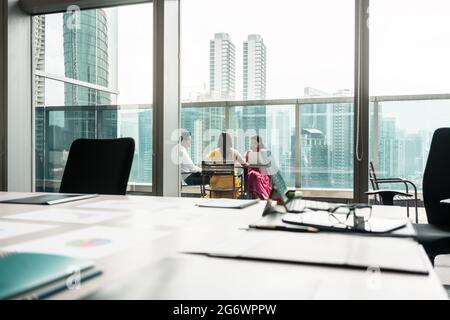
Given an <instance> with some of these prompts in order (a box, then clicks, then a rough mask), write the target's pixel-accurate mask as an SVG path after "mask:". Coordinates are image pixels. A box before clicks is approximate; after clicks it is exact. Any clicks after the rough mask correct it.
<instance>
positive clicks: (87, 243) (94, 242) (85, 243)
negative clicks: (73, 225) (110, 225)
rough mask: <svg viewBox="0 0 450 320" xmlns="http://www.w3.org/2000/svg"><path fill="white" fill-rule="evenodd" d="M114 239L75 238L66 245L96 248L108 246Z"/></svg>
mask: <svg viewBox="0 0 450 320" xmlns="http://www.w3.org/2000/svg"><path fill="white" fill-rule="evenodd" d="M111 242H112V241H111V240H109V239H101V238H94V239H81V240H73V241H69V242H67V243H66V246H68V247H74V248H95V247H101V246H106V245H108V244H110V243H111Z"/></svg>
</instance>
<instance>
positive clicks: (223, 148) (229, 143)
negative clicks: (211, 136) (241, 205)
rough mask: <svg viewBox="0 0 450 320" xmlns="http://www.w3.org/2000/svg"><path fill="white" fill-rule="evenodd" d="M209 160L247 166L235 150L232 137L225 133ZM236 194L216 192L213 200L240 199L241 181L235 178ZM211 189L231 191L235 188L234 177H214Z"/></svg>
mask: <svg viewBox="0 0 450 320" xmlns="http://www.w3.org/2000/svg"><path fill="white" fill-rule="evenodd" d="M208 160H210V161H226V162H234V164H235V165H236V164H240V165H242V166H245V165H247V163H246V162H245V160H244V158H243V157H242V155H241V154H240V153H239V151H237V150H236V149H234V148H233V140H232V138H231V135H230V134H228V133H225V132H223V133H222V134H221V135H220V137H219V141H218V143H217V148H216V149H214V150H213V151H211V152H210V153H209V154H208ZM234 181H235V189H236V191H235V193H234V194H233V192H230V191H214V192H212V193H211V198H238V197H239V189H240V187H241V181H240V179H239V178H237V177H235V179H234ZM209 184H210V186H211V189H231V188H233V177H232V176H213V177H211V180H210V182H209Z"/></svg>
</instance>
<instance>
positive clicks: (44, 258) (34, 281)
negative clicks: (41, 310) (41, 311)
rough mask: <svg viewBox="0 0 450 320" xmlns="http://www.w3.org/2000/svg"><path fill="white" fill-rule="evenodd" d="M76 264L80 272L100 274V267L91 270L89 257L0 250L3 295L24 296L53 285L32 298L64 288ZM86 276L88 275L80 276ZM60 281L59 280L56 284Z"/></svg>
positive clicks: (92, 267) (81, 278) (9, 296)
mask: <svg viewBox="0 0 450 320" xmlns="http://www.w3.org/2000/svg"><path fill="white" fill-rule="evenodd" d="M74 268H75V270H79V271H80V275H82V274H84V273H88V274H89V275H90V277H92V276H95V275H98V274H100V272H99V271H96V272H94V273H93V272H92V271H93V270H94V264H93V263H92V262H90V261H84V260H79V259H75V258H70V257H64V256H57V255H48V254H39V253H6V252H3V253H2V252H0V299H11V298H15V297H17V296H22V295H24V294H27V293H28V292H30V291H33V290H36V289H39V288H42V287H44V286H50V287H51V289H50V291H49V289H47V290H46V291H42V292H40V293H39V294H38V295H33V296H32V298H38V299H39V298H43V297H45V296H48V295H49V293H56V292H58V291H61V290H64V289H66V287H67V285H66V280H67V279H70V276H73V272H74ZM83 279H85V276H81V277H80V280H83ZM57 282H59V284H58V285H57V286H55V283H57ZM52 285H53V286H52Z"/></svg>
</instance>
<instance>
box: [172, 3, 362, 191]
mask: <svg viewBox="0 0 450 320" xmlns="http://www.w3.org/2000/svg"><path fill="white" fill-rule="evenodd" d="M205 13H207V14H205ZM354 29H355V1H353V0H341V1H335V0H281V1H279V2H277V4H276V5H274V4H273V1H269V0H246V1H240V0H230V1H223V0H184V1H182V2H181V30H182V34H181V49H182V50H181V52H182V57H181V58H182V60H181V62H182V63H181V96H182V103H183V104H184V105H189V110H191V112H193V110H195V107H197V108H199V110H200V109H201V108H204V107H208V105H209V104H210V102H211V101H219V102H220V101H222V102H223V101H227V102H229V103H225V104H224V107H223V109H225V110H224V114H225V120H224V126H225V127H224V130H231V132H234V133H235V137H234V138H235V140H236V141H237V142H238V144H237V148H238V151H240V153H241V154H244V153H245V151H247V150H248V148H249V141H250V136H251V135H255V134H259V135H260V136H261V137H262V138H263V139H264V140H265V141H266V142H267V146H268V147H270V148H271V151H272V154H273V155H274V156H275V159H276V162H278V163H277V165H278V167H280V168H281V171H282V174H283V176H284V178H285V179H286V181H287V183H288V185H289V186H290V187H300V188H302V189H304V190H305V192H306V191H307V189H308V190H309V191H307V192H308V195H312V196H314V195H316V194H314V190H312V189H315V188H322V189H327V190H331V189H334V190H338V191H345V192H346V193H345V195H343V193H336V192H329V193H328V195H329V196H330V197H335V196H336V197H341V196H342V197H352V194H351V192H352V189H353V101H352V97H353V92H354V88H353V86H354V39H355V38H354ZM347 97H348V98H349V100H348V101H347V100H345V103H342V101H343V98H347ZM281 99H282V100H285V101H286V102H284V101H280V100H281ZM311 99H314V100H315V101H317V102H314V104H311V102H310V101H311ZM236 101H238V102H236ZM259 101H263V103H261V104H259ZM325 101H326V102H325ZM241 102H243V103H241ZM182 110H183V112H182V115H181V116H182V124H183V125H185V123H187V122H188V121H185V120H184V118H185V117H191V115H190V114H189V115H188V112H187V111H185V109H184V108H183V109H182ZM297 111H298V112H297ZM199 112H201V111H199ZM297 115H298V116H297ZM220 117H222V114H221V115H220ZM218 121H219V119H218ZM220 121H222V120H221V119H220ZM216 128H217V129H219V127H216ZM185 129H188V130H191V129H190V128H185ZM242 134H243V135H244V136H242ZM203 138H204V139H207V140H208V139H209V137H202V136H201V135H195V136H193V143H194V144H196V145H202V146H204V145H205V143H203V142H202V141H196V139H203ZM206 145H207V144H206ZM298 149H299V150H300V152H297V150H298ZM191 152H194V151H192V150H191ZM194 153H195V154H198V153H196V152H194ZM202 154H205V152H204V150H202ZM196 159H197V161H199V159H198V156H197V158H196ZM305 194H306V193H305Z"/></svg>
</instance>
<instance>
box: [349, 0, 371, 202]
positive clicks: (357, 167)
mask: <svg viewBox="0 0 450 320" xmlns="http://www.w3.org/2000/svg"><path fill="white" fill-rule="evenodd" d="M368 19H369V0H355V70H354V71H355V97H354V139H353V140H354V158H353V159H354V161H353V162H354V163H353V165H354V177H353V190H354V191H353V201H354V202H355V203H361V202H364V203H365V202H367V201H368V197H367V195H366V194H365V192H366V191H367V189H368V185H369V170H368V164H369V161H368V159H369V154H368V153H369V116H370V114H369V27H368ZM358 123H359V125H358ZM358 155H359V157H358ZM358 158H359V159H358Z"/></svg>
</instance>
